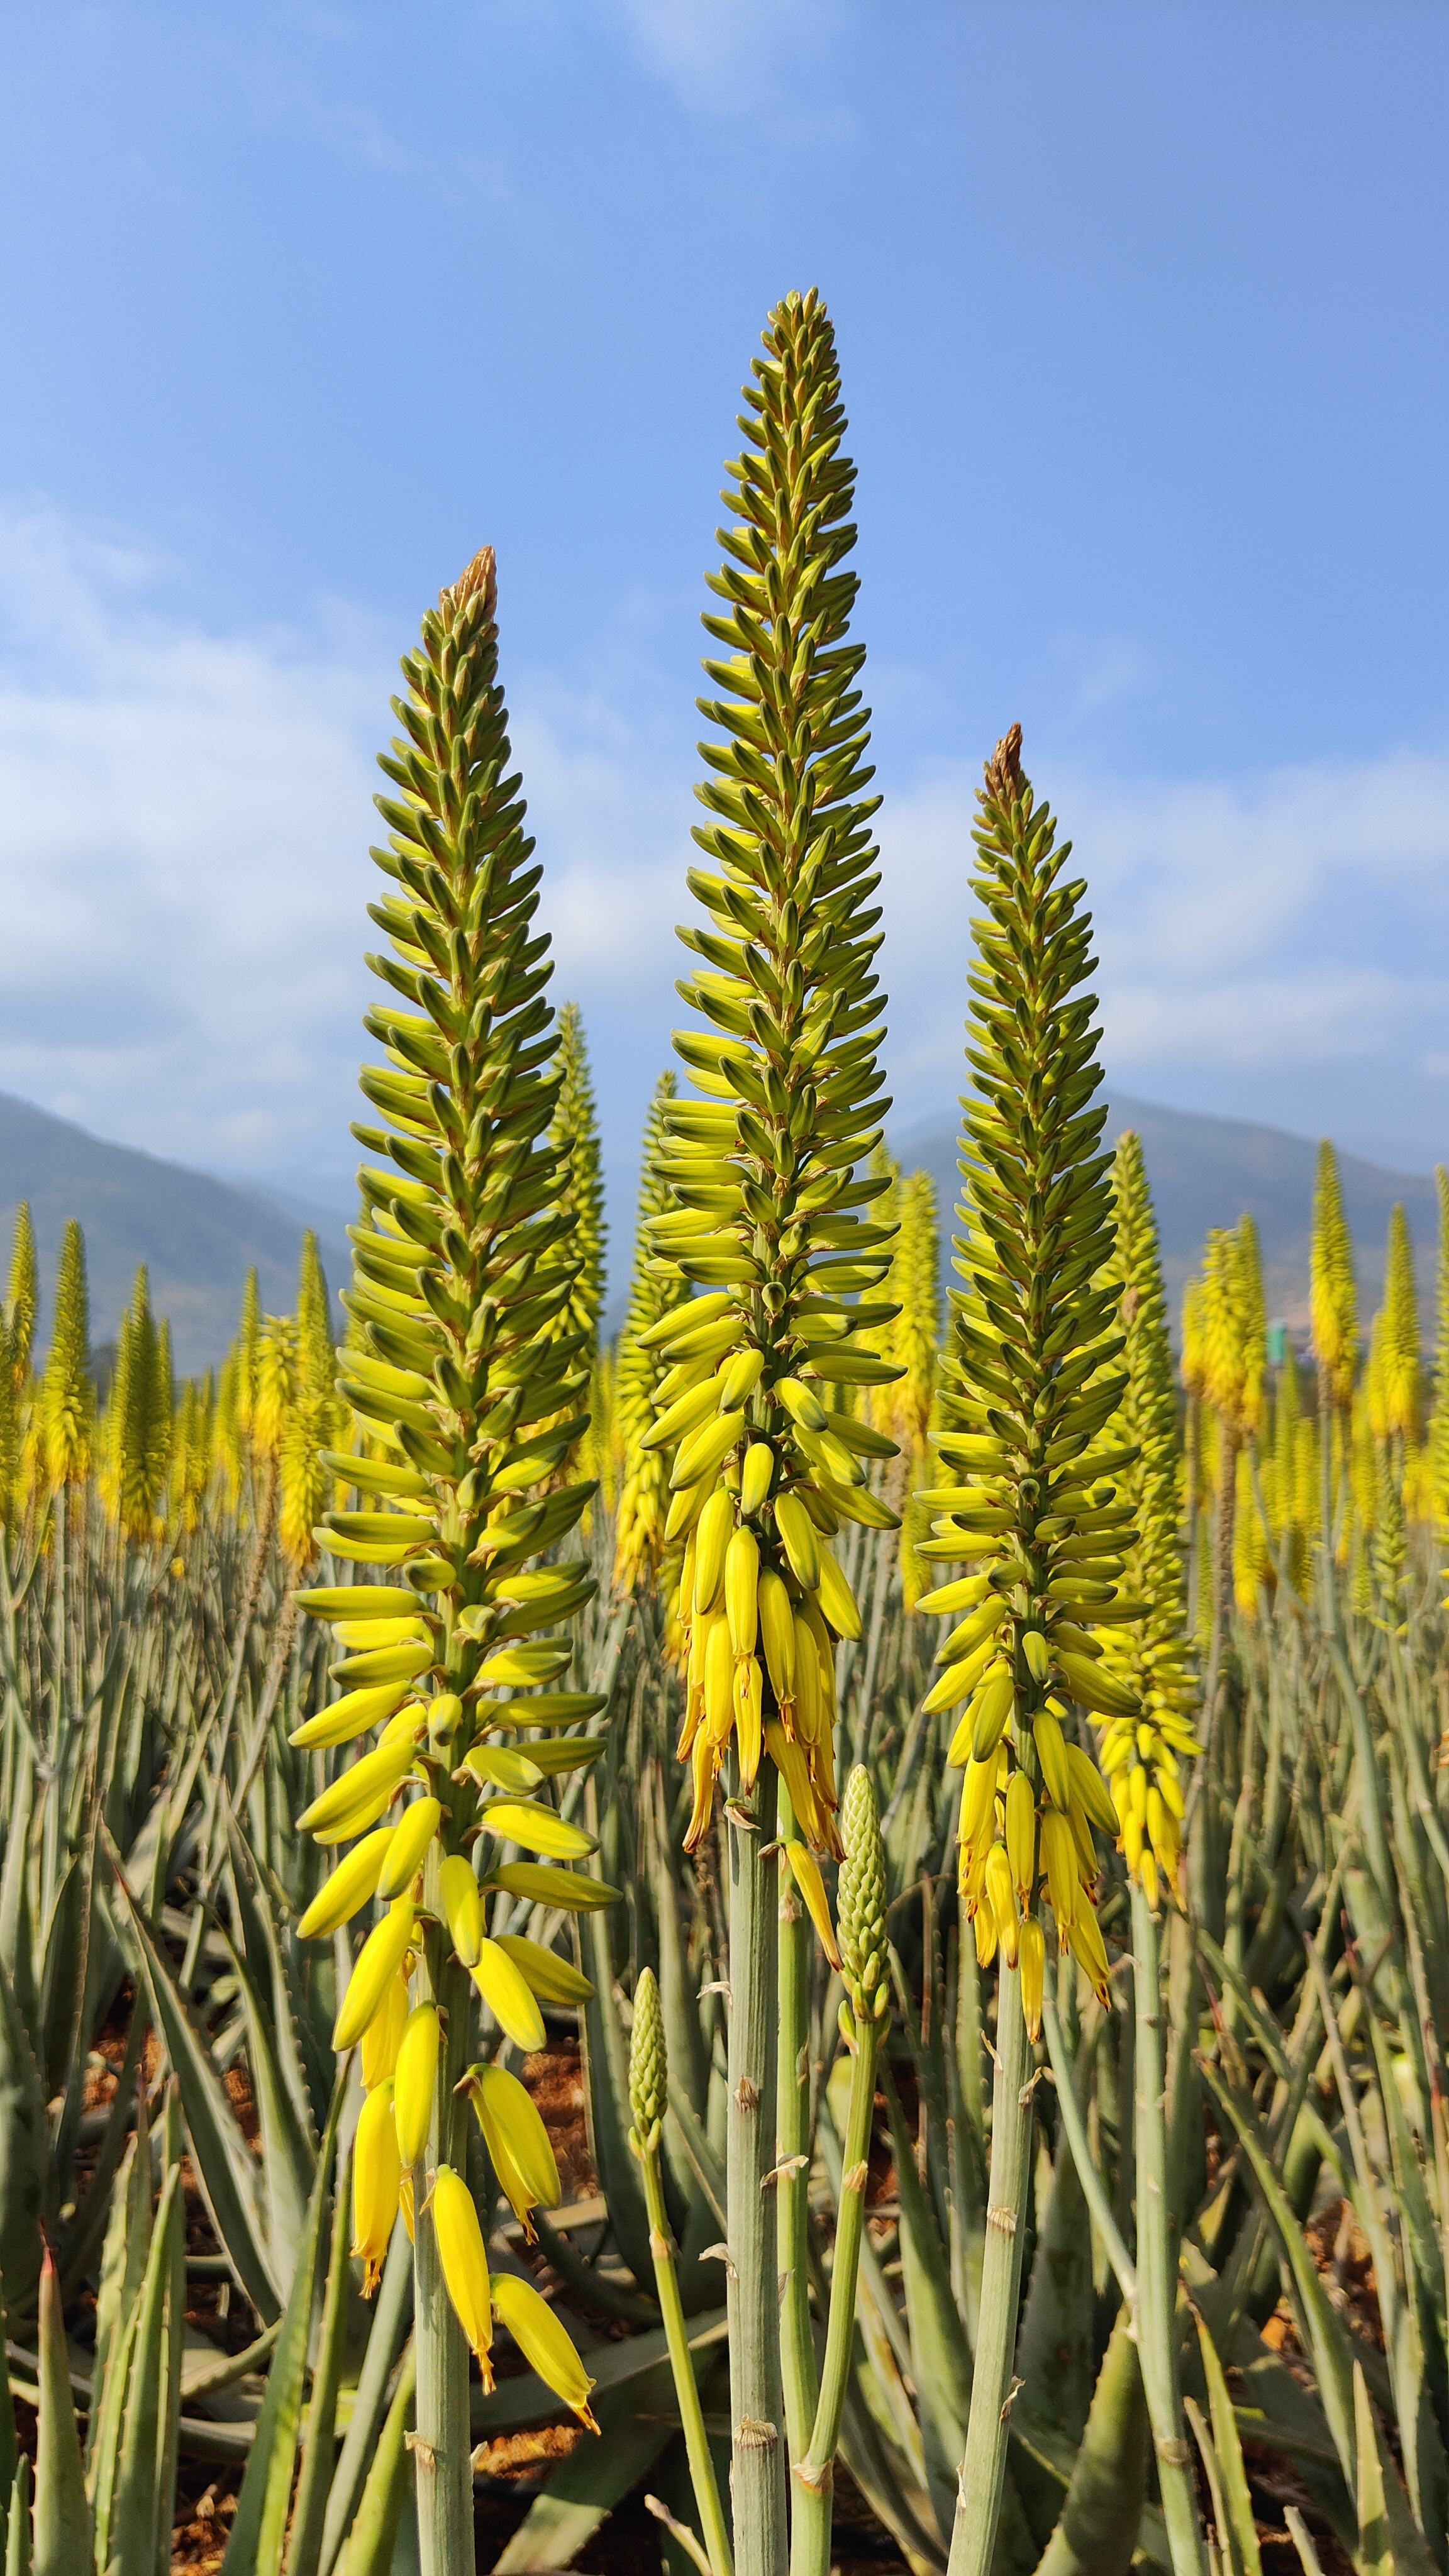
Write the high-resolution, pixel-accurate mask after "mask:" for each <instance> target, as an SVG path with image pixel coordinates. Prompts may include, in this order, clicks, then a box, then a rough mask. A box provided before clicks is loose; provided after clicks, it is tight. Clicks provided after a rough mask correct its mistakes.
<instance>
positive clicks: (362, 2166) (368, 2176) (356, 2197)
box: [352, 2084, 402, 2299]
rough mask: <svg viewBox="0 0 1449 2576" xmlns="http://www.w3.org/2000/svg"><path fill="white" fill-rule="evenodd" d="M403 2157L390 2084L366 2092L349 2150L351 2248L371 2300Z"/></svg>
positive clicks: (386, 2243)
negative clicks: (399, 2152)
mask: <svg viewBox="0 0 1449 2576" xmlns="http://www.w3.org/2000/svg"><path fill="white" fill-rule="evenodd" d="M401 2184H402V2160H401V2157H400V2156H399V2154H398V2142H397V2131H396V2128H395V2127H394V2124H393V2109H392V2086H391V2085H390V2084H380V2085H379V2086H378V2088H377V2090H376V2092H375V2093H369V2094H368V2096H367V2099H366V2101H365V2102H364V2103H363V2106H362V2109H361V2111H360V2112H359V2113H358V2118H357V2136H356V2139H355V2140H354V2143H353V2149H352V2236H353V2244H352V2252H353V2256H354V2258H355V2259H357V2260H360V2261H361V2263H362V2265H363V2274H362V2295H363V2297H364V2298H365V2299H370V2298H371V2296H372V2294H373V2291H374V2290H375V2289H376V2288H377V2285H378V2282H379V2281H380V2280H381V2279H382V2267H383V2264H384V2263H385V2262H386V2260H387V2249H388V2247H389V2245H390V2244H391V2243H392V2231H393V2229H394V2227H395V2226H396V2224H397V2213H398V2200H399V2193H400V2189H401Z"/></svg>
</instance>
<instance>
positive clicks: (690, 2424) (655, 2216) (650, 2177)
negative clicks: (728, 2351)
mask: <svg viewBox="0 0 1449 2576" xmlns="http://www.w3.org/2000/svg"><path fill="white" fill-rule="evenodd" d="M639 2161H640V2163H641V2165H642V2166H643V2169H644V2201H645V2206H646V2208H647V2209H648V2212H649V2251H650V2253H651V2255H652V2256H653V2258H654V2287H655V2289H656V2290H657V2292H658V2294H659V2313H660V2315H661V2316H662V2317H663V2319H664V2335H665V2340H666V2342H667V2343H668V2346H669V2367H670V2369H671V2370H672V2372H673V2374H674V2394H675V2397H676V2399H677V2401H678V2405H679V2420H680V2423H681V2424H682V2425H683V2427H684V2447H685V2451H686V2453H687V2454H688V2458H689V2475H690V2479H691V2482H692V2484H693V2487H694V2501H695V2504H696V2506H697V2507H698V2510H699V2520H700V2527H701V2529H702V2531H703V2533H704V2546H705V2552H706V2555H707V2557H708V2559H709V2564H710V2570H711V2576H734V2552H733V2551H732V2549H731V2547H730V2534H729V2525H728V2523H727V2522H726V2520H725V2514H724V2507H723V2505H722V2504H721V2503H720V2493H719V2486H718V2484H717V2482H716V2479H715V2474H714V2461H713V2459H712V2458H711V2456H710V2448H709V2435H708V2433H707V2432H706V2431H705V2429H704V2409H703V2407H702V2406H701V2404H700V2402H699V2382H698V2380H697V2379H696V2378H695V2375H694V2356H693V2354H692V2353H691V2351H690V2349H689V2328H688V2327H687V2325H686V2324H685V2322H684V2307H683V2304H682V2302H681V2300H680V2296H679V2277H678V2274H677V2272H676V2270H675V2264H674V2239H673V2237H672V2235H671V2234H670V2232H669V2215H668V2212H667V2211H666V2209H665V2206H664V2185H663V2182H662V2180H661V2179H660V2173H659V2132H658V2129H657V2128H655V2129H652V2130H651V2131H650V2140H649V2143H647V2144H646V2145H645V2148H644V2151H643V2154H642V2155H641V2156H640V2159H639Z"/></svg>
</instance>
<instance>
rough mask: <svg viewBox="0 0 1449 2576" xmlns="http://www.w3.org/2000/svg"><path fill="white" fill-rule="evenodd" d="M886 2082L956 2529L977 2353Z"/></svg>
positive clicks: (940, 2484)
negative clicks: (973, 2363)
mask: <svg viewBox="0 0 1449 2576" xmlns="http://www.w3.org/2000/svg"><path fill="white" fill-rule="evenodd" d="M880 2082H881V2088H882V2090H883V2092H884V2094H885V2098H886V2108H887V2111H888V2113H889V2116H890V2126H891V2144H892V2146H893V2148H894V2151H895V2162H896V2176H897V2183H898V2187H899V2191H900V2202H901V2225H900V2239H901V2273H902V2278H903V2281H904V2284H905V2293H906V2321H907V2326H908V2329H909V2332H910V2338H911V2374H912V2377H913V2378H914V2380H915V2383H916V2392H917V2396H918V2398H919V2401H920V2408H921V2419H922V2420H921V2432H922V2437H923V2440H924V2444H925V2455H926V2472H927V2481H928V2484H929V2486H930V2490H931V2497H932V2501H933V2503H934V2505H935V2508H936V2514H937V2518H938V2520H940V2522H941V2528H942V2530H943V2531H949V2530H950V2528H951V2523H952V2518H953V2516H954V2513H955V2509H956V2473H957V2470H958V2469H959V2467H960V2464H961V2454H962V2451H963V2449H964V2447H965V2441H966V2421H967V2417H968V2415H969V2413H970V2409H971V2355H970V2352H969V2350H968V2348H967V2343H966V2332H965V2328H964V2327H963V2325H962V2323H961V2319H960V2317H959V2315H958V2313H957V2310H956V2303H955V2301H954V2299H953V2298H952V2296H951V2266H950V2258H949V2256H948V2254H947V2250H946V2247H945V2246H944V2245H943V2243H942V2241H941V2234H940V2230H939V2228H938V2227H937V2225H936V2221H935V2215H934V2212H933V2211H932V2208H931V2205H930V2202H929V2201H928V2199H927V2197H926V2193H925V2190H924V2187H923V2185H922V2182H921V2178H920V2174H919V2173H918V2171H917V2169H916V2151H915V2146H914V2142H913V2141H912V2139H911V2137H910V2135H909V2134H908V2132H907V2129H906V2124H905V2121H904V2119H903V2118H902V2116H901V2106H900V2099H899V2096H898V2095H897V2092H896V2088H895V2085H894V2084H893V2083H892V2081H891V2076H890V2069H889V2067H888V2066H887V2065H886V2064H885V2063H884V2061H882V2065H881V2070H880ZM820 2116H821V2120H822V2122H823V2121H824V2120H826V2119H827V2118H829V2116H830V2113H829V2107H828V2105H827V2104H826V2103H824V2102H822V2104H821V2113H820Z"/></svg>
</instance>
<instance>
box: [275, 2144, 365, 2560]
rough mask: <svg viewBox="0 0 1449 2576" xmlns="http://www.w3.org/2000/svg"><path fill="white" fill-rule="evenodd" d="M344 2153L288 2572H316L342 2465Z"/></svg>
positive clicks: (346, 2277)
mask: <svg viewBox="0 0 1449 2576" xmlns="http://www.w3.org/2000/svg"><path fill="white" fill-rule="evenodd" d="M349 2163H350V2157H349V2156H348V2155H347V2154H342V2155H339V2156H338V2159H337V2170H336V2172H335V2173H334V2175H333V2178H332V2249H331V2256H330V2259H329V2261H328V2265H327V2291H326V2296H325V2298H324V2300H323V2305H322V2330H321V2336H320V2340H319V2343H318V2349H317V2360H316V2366H315V2368H314V2370H313V2373H312V2404H311V2408H310V2410H309V2413H308V2416H307V2434H306V2441H305V2443H304V2446H303V2451H302V2472H301V2475H300V2477H299V2478H298V2480H297V2500H296V2503H295V2506H294V2507H293V2512H292V2527H291V2531H290V2533H289V2535H288V2540H287V2576H314V2571H315V2570H316V2568H317V2566H318V2563H319V2561H320V2559H321V2555H322V2528H323V2524H324V2522H325V2520H326V2515H327V2497H328V2493H329V2490H330V2488H331V2485H332V2475H333V2471H334V2469H335V2467H336V2464H337V2391H338V2389H339V2387H340V2386H341V2384H342V2360H343V2347H344V2344H345V2343H346V2339H347V2293H348V2289H349V2286H350V2272H349V2264H348V2256H347V2240H348V2236H349V2233H350V2230H349V2226H348V2220H349V2217H350V2215H351V2213H350V2211H349V2209H348V2205H347V2203H348V2191H347V2182H348V2167H349Z"/></svg>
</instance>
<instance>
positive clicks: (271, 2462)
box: [222, 2064, 347, 2576]
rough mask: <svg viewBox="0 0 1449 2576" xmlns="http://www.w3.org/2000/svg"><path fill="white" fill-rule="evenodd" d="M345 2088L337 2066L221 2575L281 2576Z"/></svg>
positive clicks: (344, 2075)
mask: <svg viewBox="0 0 1449 2576" xmlns="http://www.w3.org/2000/svg"><path fill="white" fill-rule="evenodd" d="M346 2092H347V2070H346V2067H345V2064H344V2066H343V2067H341V2068H339V2070H338V2076H337V2083H336V2088H335V2090H334V2093H333V2098H332V2109H331V2113H330V2115H329V2117H328V2122H327V2129H326V2134H325V2135H324V2137H323V2140H322V2150H321V2153H320V2155H319V2156H318V2159H317V2171H316V2178H315V2180H314V2182H313V2185H312V2197H311V2199H310V2201H309V2202H308V2205H307V2214H306V2222H305V2225H304V2228H303V2231H302V2236H301V2242H300V2243H299V2245H298V2247H297V2251H296V2270H295V2272H294V2274H293V2279H292V2287H291V2292H290V2294H289V2296H288V2300H287V2306H286V2313H285V2315H284V2317H283V2320H282V2331H281V2333H280V2335H279V2336H278V2338H277V2348H276V2351H275V2352H274V2353H273V2355H272V2366H271V2368H270V2370H269V2371H268V2373H267V2393H266V2396H265V2397H264V2398H263V2400H262V2411H261V2414H260V2415H259V2416H258V2418H257V2429H256V2438H255V2440H254V2441H253V2444H252V2450H251V2457H250V2459H249V2460H248V2461H247V2468H246V2475H245V2477H244V2478H243V2480H242V2485H241V2493H240V2495H239V2496H238V2498H237V2509H236V2518H235V2520H234V2522H233V2523H232V2527H231V2537H230V2539H229V2540H228V2541H227V2545H226V2556H225V2558H224V2559H223V2560H222V2571H223V2576H238V2571H239V2570H241V2569H246V2570H248V2571H249V2576H250V2572H251V2571H255V2576H280V2569H281V2565H282V2553H283V2550H284V2548H285V2545H286V2538H287V2516H288V2512H289V2509H290V2506H291V2501H292V2477H293V2472H294V2470H295V2467H296V2462H297V2434H298V2430H299V2427H300V2425H301V2420H302V2395H303V2390H304V2388H305V2385H306V2377H307V2348H308V2345H309V2343H310V2341H311V2335H312V2307H313V2300H314V2296H315V2292H316V2286H317V2256H318V2251H319V2248H320V2246H321V2242H322V2222H323V2219H324V2217H325V2215H326V2210H327V2186H328V2182H329V2180H330V2178H331V2170H332V2156H333V2151H334V2149H335V2147H336V2143H337V2127H338V2122H339V2121H340V2119H341V2117H342V2105H343V2102H344V2100H345V2098H346Z"/></svg>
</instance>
